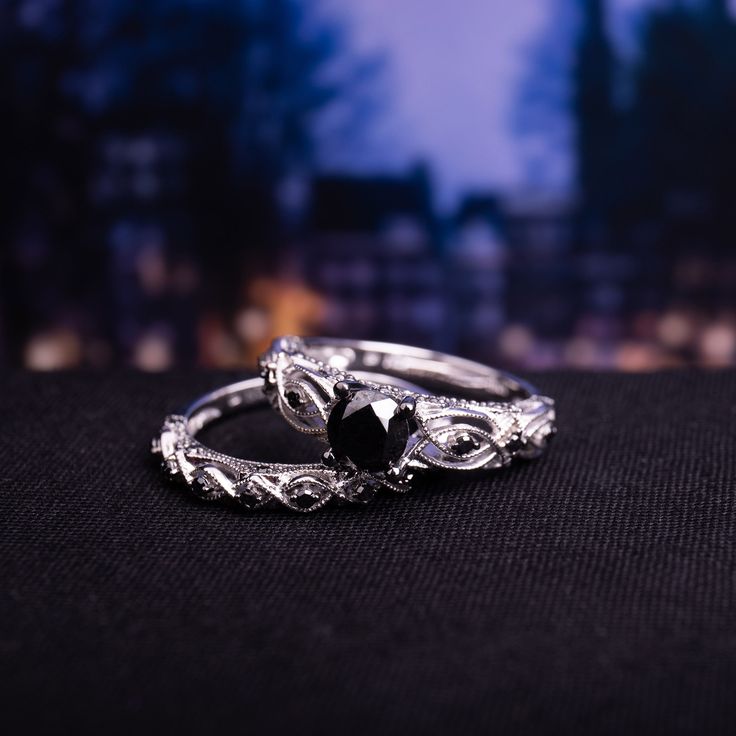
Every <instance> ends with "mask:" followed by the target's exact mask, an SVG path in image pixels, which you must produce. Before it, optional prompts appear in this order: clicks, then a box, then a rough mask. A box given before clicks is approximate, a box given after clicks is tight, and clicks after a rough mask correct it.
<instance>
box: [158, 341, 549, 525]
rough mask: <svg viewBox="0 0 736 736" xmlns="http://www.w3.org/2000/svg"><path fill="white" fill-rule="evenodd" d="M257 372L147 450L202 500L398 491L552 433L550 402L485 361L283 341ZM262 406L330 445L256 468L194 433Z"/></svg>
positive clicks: (308, 502) (539, 448)
mask: <svg viewBox="0 0 736 736" xmlns="http://www.w3.org/2000/svg"><path fill="white" fill-rule="evenodd" d="M259 368H260V375H261V377H260V378H254V379H248V380H245V381H241V382H239V383H235V384H231V385H229V386H225V387H223V388H221V389H219V390H217V391H213V392H212V393H209V394H207V395H205V396H203V397H202V398H200V399H198V400H197V401H195V402H194V403H193V404H192V405H191V406H190V407H189V408H188V409H186V410H185V411H184V412H182V413H181V414H174V415H171V416H169V417H167V418H166V420H165V422H164V425H163V427H162V429H161V431H160V433H159V435H158V436H157V437H156V438H155V439H154V442H153V451H154V452H155V453H156V454H158V455H160V456H161V458H162V460H163V468H164V471H165V472H166V474H167V475H168V476H169V477H171V478H174V479H177V480H182V481H184V482H185V483H186V484H187V485H188V486H189V487H190V488H191V489H192V490H193V491H194V492H195V493H196V494H197V496H199V497H200V498H204V499H212V500H214V499H226V500H230V501H234V502H236V503H237V504H239V505H240V506H242V507H243V508H246V509H250V510H254V509H259V508H264V507H274V506H281V507H286V508H288V509H291V510H293V511H299V512H311V511H315V510H316V509H319V508H322V507H323V506H325V504H327V503H328V502H330V501H333V500H334V501H337V502H343V503H360V504H364V503H366V502H368V501H370V500H371V498H373V496H374V495H375V493H376V491H377V490H378V489H380V488H385V489H388V490H390V491H394V492H398V493H403V492H406V491H407V490H408V489H409V488H410V487H412V486H413V485H416V478H417V477H418V476H420V475H421V474H423V473H424V472H427V471H431V470H436V469H444V470H452V471H477V470H487V469H490V468H499V467H502V466H506V465H508V464H510V463H511V462H512V461H514V460H515V459H531V458H534V457H537V456H538V455H540V454H541V453H542V452H543V450H544V449H545V447H546V446H547V444H548V442H549V440H550V438H551V437H552V436H553V434H554V432H555V411H554V402H553V401H552V399H550V398H548V397H546V396H542V395H540V394H539V393H538V392H537V391H536V390H535V389H534V388H533V387H532V386H530V385H529V384H527V383H526V382H524V381H522V380H521V379H519V378H515V377H514V376H511V375H509V374H506V373H503V372H501V371H497V370H495V369H493V368H489V367H487V366H484V365H482V364H480V363H475V362H473V361H469V360H465V359H463V358H458V357H455V356H452V355H446V354H444V353H438V352H434V351H429V350H423V349H419V348H413V347H408V346H404V345H394V344H390V343H377V342H367V341H351V340H337V339H329V338H298V337H282V338H278V339H277V340H275V341H274V342H273V344H272V345H271V347H270V349H269V350H268V351H266V353H264V354H263V355H262V356H261V357H260V358H259ZM265 401H268V402H269V403H270V405H271V406H272V407H273V408H274V409H275V410H276V411H277V412H278V414H279V415H280V416H281V417H283V419H284V420H285V421H286V423H287V424H288V425H289V426H290V427H291V428H293V429H295V430H297V431H299V432H302V433H305V434H308V435H312V436H315V437H317V438H319V439H320V440H322V441H323V442H324V443H325V444H326V446H327V449H326V450H325V452H324V454H323V455H322V457H321V458H320V459H319V461H318V462H315V463H312V464H278V463H263V462H257V461H253V460H243V459H241V458H237V457H233V456H230V455H226V454H223V453H220V452H217V451H215V450H212V449H210V448H208V447H206V446H205V445H203V444H202V443H201V442H200V441H198V440H197V438H196V436H197V434H198V433H199V432H200V431H201V430H202V429H203V428H204V427H205V426H208V425H210V424H211V423H212V422H214V421H217V420H219V419H221V418H222V417H225V416H227V415H230V414H232V413H233V412H236V411H241V410H243V409H246V408H249V407H253V406H255V405H257V404H259V403H262V402H265Z"/></svg>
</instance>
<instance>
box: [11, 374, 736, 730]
mask: <svg viewBox="0 0 736 736" xmlns="http://www.w3.org/2000/svg"><path fill="white" fill-rule="evenodd" d="M229 378H230V377H229V376H224V375H213V374H206V375H205V374H197V373H188V374H187V373H178V374H173V375H167V376H142V375H137V374H117V375H103V376H100V375H81V374H70V375H17V376H9V377H5V379H4V380H3V383H2V393H1V398H0V419H1V421H2V435H1V437H2V438H1V440H0V448H1V451H0V571H1V578H2V608H1V613H2V619H1V632H0V667H2V682H1V683H0V685H1V687H0V692H1V693H2V695H1V697H2V701H3V703H2V710H1V711H0V712H1V713H2V719H1V720H2V722H3V723H5V724H7V723H10V724H11V725H12V729H11V730H12V732H20V731H23V732H31V731H33V730H34V729H38V728H43V729H44V730H46V731H48V732H53V733H84V732H89V733H111V732H126V733H130V732H134V731H135V729H139V728H143V727H150V726H154V725H157V726H161V727H163V728H165V729H166V731H165V732H166V733H168V732H171V731H174V730H175V729H176V730H178V731H179V732H189V731H191V732H199V733H212V732H215V731H217V730H218V729H224V728H225V727H230V729H229V730H231V729H232V727H235V728H236V732H237V733H274V732H282V731H285V730H287V729H288V730H289V731H290V732H292V733H300V734H312V733H315V734H332V733H341V734H360V733H402V734H407V733H431V732H440V733H458V734H471V733H494V734H507V733H581V734H598V733H600V734H607V733H610V734H618V733H632V732H637V733H638V732H646V733H650V734H656V733H678V734H679V733H682V734H684V733H693V734H695V733H698V734H702V733H724V734H725V733H729V734H730V733H733V732H734V730H735V729H736V725H735V724H736V720H734V718H735V717H736V563H735V562H734V551H735V549H734V548H735V546H736V544H735V537H734V532H735V530H736V498H735V495H734V490H735V488H736V477H735V470H736V462H735V460H734V449H735V447H736V431H735V430H734V419H735V418H736V373H732V372H719V373H695V372H682V373H669V374H659V375H645V376H620V375H589V374H547V375H542V376H537V377H536V381H537V383H538V385H539V387H540V388H541V389H542V390H543V391H544V392H545V393H549V394H550V395H552V396H555V397H556V398H557V399H558V412H559V434H558V437H557V439H556V440H555V443H554V444H553V445H552V447H551V449H550V451H549V453H548V455H547V456H546V457H545V458H543V459H541V460H538V461H535V462H532V463H528V464H525V465H521V466H517V467H515V468H512V469H508V470H504V471H499V472H495V473H491V474H488V475H485V476H475V477H469V476H461V477H459V478H458V477H455V478H453V479H448V478H447V477H444V478H436V479H434V480H432V481H431V482H430V483H428V484H427V486H426V487H425V488H423V489H422V490H417V491H415V492H413V493H412V494H410V495H407V496H403V497H396V496H390V495H385V496H382V497H380V498H378V499H377V500H376V501H374V502H373V503H372V504H371V505H370V506H368V507H366V508H363V509H349V508H335V509H326V510H323V511H322V512H320V513H317V514H313V515H307V516H299V515H294V514H290V513H287V512H282V513H278V512H270V513H269V512H267V513H259V514H252V515H248V514H247V513H245V512H237V511H234V510H231V509H229V508H223V507H220V506H218V505H214V504H205V503H202V502H199V501H197V500H195V499H194V498H193V497H191V496H190V495H188V493H187V492H186V491H185V490H182V489H178V488H175V487H172V486H168V485H164V484H163V483H162V481H161V478H160V477H159V473H158V468H157V466H156V465H155V463H153V462H152V459H150V458H149V455H148V445H149V439H150V437H151V436H152V435H153V434H154V433H155V431H156V430H157V428H158V426H159V424H160V421H161V419H162V418H163V416H164V414H166V413H167V412H170V411H172V410H175V409H178V408H179V407H180V406H181V405H182V404H184V403H186V402H187V401H188V400H189V399H192V398H194V397H195V396H196V395H197V394H198V393H200V392H201V391H203V390H205V389H207V388H210V387H214V386H216V385H219V384H221V383H224V382H226V381H227V380H228V379H229ZM210 439H211V441H212V442H213V443H217V444H218V445H219V446H220V447H221V448H222V449H226V450H229V451H233V452H240V453H242V455H243V456H244V457H248V456H250V457H261V458H263V459H277V460H282V461H298V460H311V459H312V458H314V457H315V450H314V446H313V445H312V444H310V442H309V441H308V440H306V439H305V438H302V437H301V436H299V435H297V434H294V433H292V432H290V431H289V430H288V429H287V428H286V427H284V426H282V424H281V423H280V421H279V420H278V419H277V418H276V417H272V416H271V415H270V414H269V413H268V410H266V409H264V410H263V411H260V412H257V413H254V414H251V415H248V416H247V418H246V417H243V418H242V420H235V421H232V422H230V423H229V424H227V425H226V426H223V427H222V428H221V429H220V430H218V431H213V434H212V435H211V437H210ZM3 731H5V727H3ZM5 732H7V731H5Z"/></svg>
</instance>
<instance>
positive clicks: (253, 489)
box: [233, 477, 269, 511]
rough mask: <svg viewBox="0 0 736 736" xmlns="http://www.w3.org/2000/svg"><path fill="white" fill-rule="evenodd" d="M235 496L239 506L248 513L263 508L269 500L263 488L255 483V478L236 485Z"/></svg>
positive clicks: (234, 488)
mask: <svg viewBox="0 0 736 736" xmlns="http://www.w3.org/2000/svg"><path fill="white" fill-rule="evenodd" d="M233 494H234V496H235V500H236V501H237V502H238V504H240V506H242V507H243V508H244V509H247V510H248V511H254V510H255V509H258V508H261V506H263V505H264V504H265V503H266V502H267V501H268V498H269V496H268V494H267V493H266V491H265V489H264V488H263V486H262V485H260V484H259V483H257V482H255V481H254V479H253V477H251V478H246V479H245V480H241V481H240V482H238V483H236V484H235V486H234V487H233Z"/></svg>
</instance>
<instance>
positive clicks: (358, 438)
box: [327, 389, 409, 471]
mask: <svg viewBox="0 0 736 736" xmlns="http://www.w3.org/2000/svg"><path fill="white" fill-rule="evenodd" d="M397 407H398V404H397V402H396V401H394V400H393V399H392V398H391V397H390V396H386V395H385V394H383V393H381V392H380V391H375V390H373V389H361V390H359V391H356V392H355V393H353V394H351V395H350V396H348V397H345V398H343V399H340V401H338V402H337V404H335V406H334V407H333V409H332V411H331V412H330V417H329V419H328V421H327V437H328V439H329V441H330V446H331V447H332V450H333V452H334V454H335V456H336V457H338V458H345V457H347V458H348V459H350V460H351V461H352V462H353V463H354V464H355V465H356V467H358V468H360V469H361V470H369V471H380V470H386V469H388V468H389V467H390V466H391V464H392V463H394V462H395V461H396V460H398V459H399V458H400V457H401V456H402V455H403V453H404V450H405V449H406V443H407V442H408V440H409V422H408V420H407V418H406V416H405V415H404V414H403V413H402V412H398V413H397V412H396V409H397Z"/></svg>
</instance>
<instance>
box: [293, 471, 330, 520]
mask: <svg viewBox="0 0 736 736" xmlns="http://www.w3.org/2000/svg"><path fill="white" fill-rule="evenodd" d="M332 495H333V492H332V489H331V488H330V487H329V486H328V485H327V484H326V483H325V482H324V481H323V480H322V479H320V478H317V477H315V476H312V475H300V476H297V477H296V478H293V479H292V480H291V481H290V482H289V484H288V485H287V486H286V487H285V488H283V489H282V490H281V500H282V503H283V504H284V505H285V506H288V507H289V508H290V509H292V510H294V511H300V512H302V513H308V512H309V511H315V510H316V509H319V508H322V506H324V505H325V504H326V503H327V501H329V500H330V498H331V497H332Z"/></svg>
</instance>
